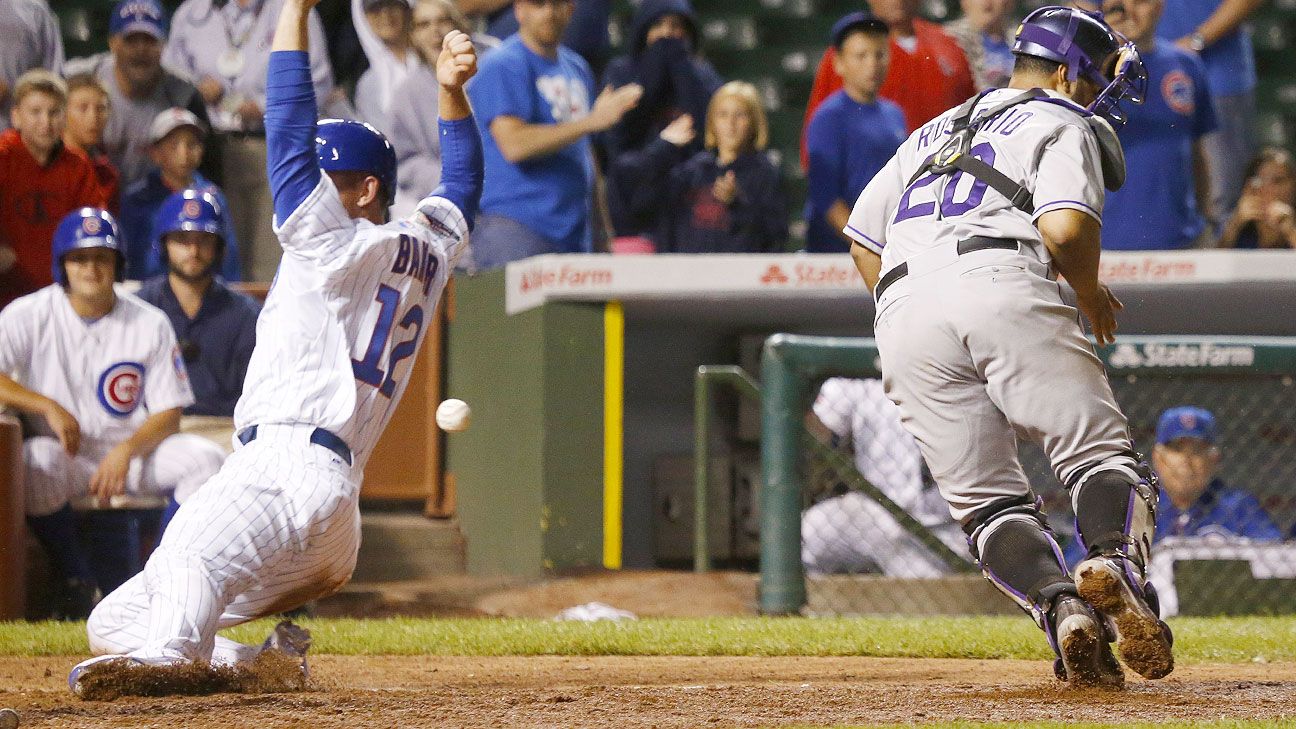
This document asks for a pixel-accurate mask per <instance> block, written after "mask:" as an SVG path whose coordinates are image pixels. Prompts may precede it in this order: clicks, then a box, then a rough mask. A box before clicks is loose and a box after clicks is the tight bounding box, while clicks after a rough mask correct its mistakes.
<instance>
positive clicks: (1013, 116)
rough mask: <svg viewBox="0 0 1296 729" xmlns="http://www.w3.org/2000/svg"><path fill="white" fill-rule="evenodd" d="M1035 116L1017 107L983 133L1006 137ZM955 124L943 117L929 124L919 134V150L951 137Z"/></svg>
mask: <svg viewBox="0 0 1296 729" xmlns="http://www.w3.org/2000/svg"><path fill="white" fill-rule="evenodd" d="M1033 116H1035V112H1033V111H1029V110H1027V109H1023V108H1021V107H1015V108H1012V109H1009V110H1008V111H1006V112H1004V113H1003V114H1000V115H999V116H998V117H997V118H995V119H992V120H991V121H990V123H989V124H987V125H986V126H984V127H982V128H981V132H982V133H983V134H999V135H1000V136H1004V137H1006V136H1009V135H1010V134H1012V133H1013V132H1015V131H1017V130H1018V129H1021V127H1022V125H1023V124H1025V123H1026V121H1027V120H1028V119H1030V118H1031V117H1033ZM953 124H954V120H953V119H952V118H950V117H942V118H940V119H937V120H935V121H933V122H929V123H928V124H927V125H925V126H924V127H923V128H922V129H921V130H920V131H919V132H918V148H919V149H925V148H926V147H927V146H929V145H931V144H932V143H934V142H938V141H939V142H943V141H944V138H945V137H948V136H949V133H950V127H951V126H953Z"/></svg>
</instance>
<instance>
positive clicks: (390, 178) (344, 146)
mask: <svg viewBox="0 0 1296 729" xmlns="http://www.w3.org/2000/svg"><path fill="white" fill-rule="evenodd" d="M315 150H316V152H318V153H319V165H320V169H322V170H324V171H325V172H364V173H367V174H370V175H373V176H374V177H377V178H378V182H380V183H381V184H382V188H383V193H384V194H385V195H386V196H387V201H388V202H391V201H392V200H393V199H395V197H396V149H395V148H394V147H392V145H391V142H389V141H387V137H385V136H383V133H382V132H380V131H378V130H377V129H374V128H373V127H372V126H370V125H369V124H366V123H364V122H358V121H351V120H347V119H321V120H320V123H319V127H318V129H317V130H316V132H315Z"/></svg>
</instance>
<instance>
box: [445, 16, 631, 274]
mask: <svg viewBox="0 0 1296 729" xmlns="http://www.w3.org/2000/svg"><path fill="white" fill-rule="evenodd" d="M572 9H573V1H572V0H518V2H517V3H515V4H514V5H513V11H514V13H515V14H516V15H517V19H518V24H519V30H518V32H517V33H515V34H514V35H512V36H509V38H508V39H507V40H505V41H504V42H503V43H502V44H501V45H500V47H499V48H498V49H497V50H496V51H495V52H494V53H491V54H490V55H489V56H487V57H486V58H484V59H482V62H481V67H480V70H479V71H478V72H477V76H476V77H475V78H473V80H472V81H470V82H469V83H468V95H469V97H470V98H471V100H472V104H473V109H474V111H475V112H476V113H475V117H476V119H477V123H478V125H479V126H480V127H481V132H482V142H483V144H482V146H483V148H484V154H485V159H486V180H487V182H486V187H485V190H484V191H483V193H482V201H481V216H480V217H479V219H478V221H477V227H476V229H475V230H474V231H473V240H472V251H473V262H474V264H475V265H476V266H477V267H479V268H496V267H499V266H503V265H504V264H506V263H508V262H509V261H514V260H518V259H521V258H526V257H528V256H533V255H537V254H541V253H580V252H589V251H591V250H592V249H593V235H592V234H593V230H592V228H593V226H592V220H591V217H592V216H591V215H590V209H591V199H592V195H591V193H592V191H593V189H594V165H593V157H592V152H591V149H590V139H589V138H590V135H591V134H594V133H597V132H601V131H604V130H606V129H608V128H609V127H611V126H612V125H613V124H616V123H617V122H618V121H620V120H621V117H622V116H623V115H624V114H625V113H626V111H628V110H629V109H631V108H632V107H634V105H635V104H636V103H638V101H639V97H640V96H641V95H642V93H643V89H642V88H641V87H640V86H639V85H638V84H627V85H625V86H622V87H620V88H618V89H611V88H609V89H604V91H603V92H602V93H601V94H599V95H598V98H597V99H595V100H594V103H593V105H591V104H590V99H591V98H593V96H594V77H593V76H592V75H591V73H590V69H589V65H588V64H586V63H585V60H584V59H582V58H581V57H580V56H578V55H576V53H574V52H573V51H571V50H570V49H568V48H566V47H564V46H562V45H561V44H560V43H559V40H560V39H561V38H562V33H563V30H564V29H565V28H566V27H567V25H568V23H569V22H570V21H571V17H572Z"/></svg>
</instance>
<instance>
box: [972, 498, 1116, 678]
mask: <svg viewBox="0 0 1296 729" xmlns="http://www.w3.org/2000/svg"><path fill="white" fill-rule="evenodd" d="M967 528H968V529H969V530H970V532H971V534H970V536H969V537H968V542H969V545H970V546H971V549H972V555H973V556H974V557H975V558H976V560H977V564H978V566H980V567H981V571H982V573H983V574H984V575H985V577H986V579H988V580H990V582H991V583H992V584H994V586H995V587H997V588H999V590H1000V591H1001V592H1003V593H1004V594H1005V595H1007V596H1008V597H1010V598H1012V600H1013V602H1015V603H1017V605H1018V606H1020V607H1021V608H1022V610H1024V611H1026V613H1027V614H1028V615H1030V616H1031V618H1032V619H1034V620H1035V624H1036V625H1038V626H1039V627H1040V628H1041V629H1042V630H1043V631H1044V634H1045V635H1046V636H1047V637H1048V641H1049V645H1050V646H1051V647H1052V648H1053V652H1054V654H1055V655H1056V656H1057V659H1056V660H1055V661H1054V663H1053V672H1054V674H1056V675H1057V677H1058V678H1059V679H1061V680H1063V681H1066V682H1067V683H1070V684H1072V685H1074V686H1106V687H1119V686H1122V685H1124V682H1125V674H1124V672H1123V671H1122V670H1121V667H1120V664H1119V663H1117V662H1116V658H1115V656H1113V655H1112V652H1111V647H1110V646H1109V645H1108V644H1109V642H1110V640H1111V638H1110V636H1109V635H1108V634H1107V632H1106V630H1105V629H1104V626H1103V622H1102V620H1101V619H1100V618H1099V617H1098V615H1097V613H1095V612H1094V610H1093V608H1091V607H1090V606H1089V605H1088V604H1086V603H1085V601H1084V600H1082V599H1081V598H1080V595H1079V593H1078V591H1077V590H1076V585H1075V583H1074V582H1072V580H1071V577H1070V575H1068V574H1067V572H1066V567H1065V565H1064V564H1063V562H1062V556H1061V551H1060V550H1059V549H1058V546H1057V541H1056V540H1054V538H1053V535H1052V532H1050V531H1049V529H1048V525H1047V523H1046V522H1045V521H1044V515H1043V514H1042V513H1041V512H1040V511H1039V508H1038V506H1037V505H1036V504H1035V503H1034V502H1033V501H1032V500H1031V498H1030V497H1020V498H1014V499H1003V500H1000V501H997V502H995V503H992V504H990V505H989V506H987V507H985V508H983V509H981V510H980V511H978V512H977V513H976V514H974V515H973V517H972V520H971V522H970V523H969V524H968V526H967Z"/></svg>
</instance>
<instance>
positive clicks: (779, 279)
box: [760, 263, 788, 286]
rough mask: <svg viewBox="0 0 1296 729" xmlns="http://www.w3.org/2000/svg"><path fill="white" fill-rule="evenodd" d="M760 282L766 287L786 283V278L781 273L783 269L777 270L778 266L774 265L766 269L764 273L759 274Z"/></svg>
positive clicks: (785, 275) (784, 274)
mask: <svg viewBox="0 0 1296 729" xmlns="http://www.w3.org/2000/svg"><path fill="white" fill-rule="evenodd" d="M760 282H761V283H763V284H765V285H766V286H770V285H774V284H777V285H782V284H785V283H787V282H788V277H787V274H786V273H783V269H782V268H779V265H778V264H777V263H775V264H773V265H771V266H770V267H769V268H768V269H766V270H765V273H763V274H761V277H760Z"/></svg>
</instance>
